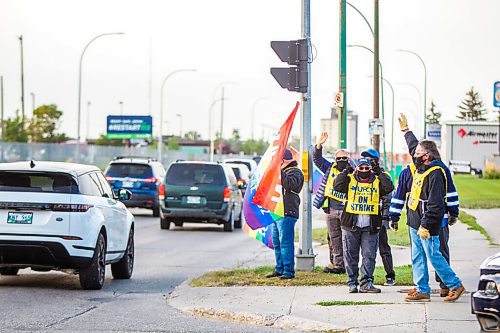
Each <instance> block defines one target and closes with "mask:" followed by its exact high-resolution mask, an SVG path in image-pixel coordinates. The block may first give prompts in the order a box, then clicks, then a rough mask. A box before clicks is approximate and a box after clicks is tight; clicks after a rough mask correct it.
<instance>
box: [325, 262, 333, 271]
mask: <svg viewBox="0 0 500 333" xmlns="http://www.w3.org/2000/svg"><path fill="white" fill-rule="evenodd" d="M334 268H335V265H333V264H332V263H329V264H328V266H325V267H324V268H323V272H324V273H331V272H332V269H334Z"/></svg>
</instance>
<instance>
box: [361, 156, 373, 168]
mask: <svg viewBox="0 0 500 333" xmlns="http://www.w3.org/2000/svg"><path fill="white" fill-rule="evenodd" d="M361 164H366V165H371V163H370V159H368V158H366V157H361V158H360V159H359V160H358V166H360V165H361Z"/></svg>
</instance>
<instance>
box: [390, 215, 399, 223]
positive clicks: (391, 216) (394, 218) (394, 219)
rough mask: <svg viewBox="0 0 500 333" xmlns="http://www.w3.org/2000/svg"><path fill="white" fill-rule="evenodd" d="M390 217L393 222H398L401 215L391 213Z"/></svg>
mask: <svg viewBox="0 0 500 333" xmlns="http://www.w3.org/2000/svg"><path fill="white" fill-rule="evenodd" d="M389 219H391V221H392V222H398V221H399V215H392V214H390V215H389Z"/></svg>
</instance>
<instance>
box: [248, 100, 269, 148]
mask: <svg viewBox="0 0 500 333" xmlns="http://www.w3.org/2000/svg"><path fill="white" fill-rule="evenodd" d="M267 99H269V97H266V96H264V97H259V98H257V99H256V100H255V101H254V102H253V104H252V112H251V116H252V124H251V126H252V135H251V138H252V140H254V139H255V136H254V135H255V107H256V106H257V104H258V103H259V102H260V101H265V100H267Z"/></svg>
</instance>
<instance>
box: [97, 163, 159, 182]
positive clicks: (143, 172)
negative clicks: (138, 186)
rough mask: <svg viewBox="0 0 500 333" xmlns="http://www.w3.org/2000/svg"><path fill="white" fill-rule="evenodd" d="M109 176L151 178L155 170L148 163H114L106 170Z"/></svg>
mask: <svg viewBox="0 0 500 333" xmlns="http://www.w3.org/2000/svg"><path fill="white" fill-rule="evenodd" d="M106 176H109V177H131V178H150V177H152V176H153V170H152V169H151V167H150V166H149V165H147V164H133V163H113V164H111V165H110V166H109V168H108V170H107V171H106Z"/></svg>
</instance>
